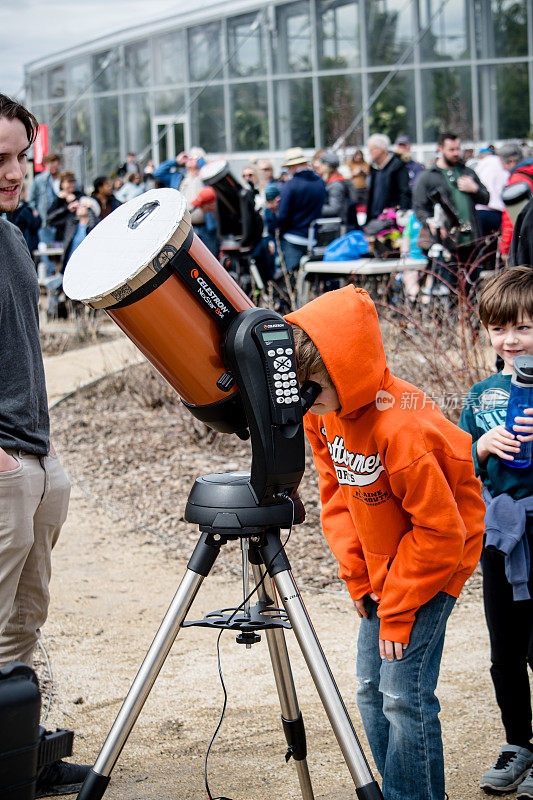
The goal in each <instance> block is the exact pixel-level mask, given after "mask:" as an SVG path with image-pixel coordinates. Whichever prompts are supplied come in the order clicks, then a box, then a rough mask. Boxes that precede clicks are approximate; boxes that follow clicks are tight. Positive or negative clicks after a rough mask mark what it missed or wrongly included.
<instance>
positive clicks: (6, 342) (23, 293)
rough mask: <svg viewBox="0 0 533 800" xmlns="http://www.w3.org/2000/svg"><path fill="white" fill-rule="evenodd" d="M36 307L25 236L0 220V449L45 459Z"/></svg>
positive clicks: (45, 418)
mask: <svg viewBox="0 0 533 800" xmlns="http://www.w3.org/2000/svg"><path fill="white" fill-rule="evenodd" d="M38 303H39V284H38V281H37V275H36V272H35V265H34V263H33V260H32V258H31V256H30V253H29V251H28V248H27V246H26V242H25V241H24V238H23V236H22V233H21V232H20V230H19V229H18V228H17V227H16V226H15V225H12V224H11V223H10V222H7V221H6V220H4V219H1V218H0V447H2V448H6V447H8V448H16V449H17V450H24V451H25V452H26V453H33V454H35V455H46V454H47V453H48V451H49V448H50V422H49V418H48V402H47V397H46V386H45V380H44V365H43V356H42V352H41V342H40V338H39V308H38Z"/></svg>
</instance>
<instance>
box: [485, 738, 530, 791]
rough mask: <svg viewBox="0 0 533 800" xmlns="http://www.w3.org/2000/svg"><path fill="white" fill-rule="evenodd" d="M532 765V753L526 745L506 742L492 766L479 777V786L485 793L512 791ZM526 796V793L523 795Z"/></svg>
mask: <svg viewBox="0 0 533 800" xmlns="http://www.w3.org/2000/svg"><path fill="white" fill-rule="evenodd" d="M531 766H533V753H532V752H531V750H528V749H527V747H518V746H516V745H511V744H506V745H505V746H504V747H502V749H501V752H500V755H499V756H498V760H497V761H496V763H495V764H494V766H493V767H492V768H491V769H489V771H488V772H486V773H485V774H484V775H483V777H482V778H481V784H480V786H481V788H482V789H483V791H485V792H487V794H506V792H513V791H514V790H515V789H516V787H517V786H518V785H519V783H520V782H521V781H522V779H523V778H525V776H526V773H527V771H528V770H529V768H530V767H531ZM524 797H526V795H524Z"/></svg>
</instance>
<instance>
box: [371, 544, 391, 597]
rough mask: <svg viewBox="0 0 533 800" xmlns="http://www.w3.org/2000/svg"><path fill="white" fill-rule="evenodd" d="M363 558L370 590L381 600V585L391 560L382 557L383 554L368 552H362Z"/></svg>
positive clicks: (388, 557) (386, 556) (387, 557)
mask: <svg viewBox="0 0 533 800" xmlns="http://www.w3.org/2000/svg"><path fill="white" fill-rule="evenodd" d="M364 556H365V561H366V567H367V570H368V577H369V578H370V584H371V586H372V589H373V590H374V592H375V593H376V594H377V595H378V597H379V598H381V595H382V591H383V584H384V583H385V579H386V577H387V573H388V571H389V568H390V565H391V563H392V558H391V557H390V556H388V555H383V553H370V552H369V551H368V550H365V551H364Z"/></svg>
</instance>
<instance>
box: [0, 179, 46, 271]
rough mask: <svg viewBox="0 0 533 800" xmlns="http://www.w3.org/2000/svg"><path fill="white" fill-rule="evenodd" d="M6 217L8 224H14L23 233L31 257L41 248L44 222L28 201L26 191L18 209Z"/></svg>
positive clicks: (21, 196) (23, 191) (22, 194)
mask: <svg viewBox="0 0 533 800" xmlns="http://www.w3.org/2000/svg"><path fill="white" fill-rule="evenodd" d="M6 217H7V220H8V222H12V223H13V225H16V226H17V228H18V229H19V230H20V231H21V233H22V235H23V236H24V241H25V242H26V244H27V245H28V250H29V251H30V255H31V254H32V253H33V251H34V250H37V248H38V246H39V236H38V231H39V228H40V227H41V224H42V222H41V217H40V216H39V214H38V213H37V211H35V209H33V208H32V207H31V206H30V204H29V203H28V201H27V200H26V197H25V190H24V189H23V190H22V193H21V195H20V203H19V204H18V207H17V208H16V209H15V210H14V211H8V212H7V214H6Z"/></svg>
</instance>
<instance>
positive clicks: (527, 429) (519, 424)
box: [513, 408, 533, 442]
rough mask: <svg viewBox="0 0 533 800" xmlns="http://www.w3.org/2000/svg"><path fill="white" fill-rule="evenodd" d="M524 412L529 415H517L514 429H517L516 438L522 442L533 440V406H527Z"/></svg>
mask: <svg viewBox="0 0 533 800" xmlns="http://www.w3.org/2000/svg"><path fill="white" fill-rule="evenodd" d="M524 414H527V415H528V416H527V417H515V418H514V422H515V424H514V425H513V431H516V434H517V436H516V438H517V439H518V440H519V441H521V442H533V419H530V417H532V416H533V408H525V409H524Z"/></svg>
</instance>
